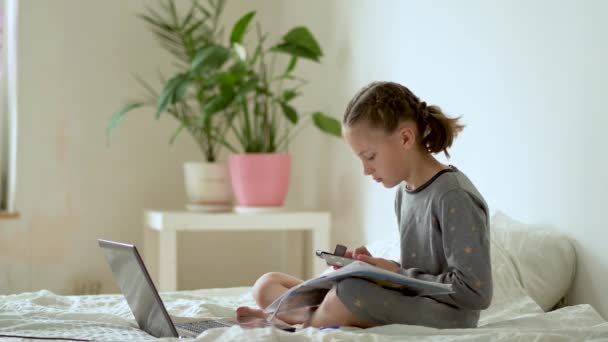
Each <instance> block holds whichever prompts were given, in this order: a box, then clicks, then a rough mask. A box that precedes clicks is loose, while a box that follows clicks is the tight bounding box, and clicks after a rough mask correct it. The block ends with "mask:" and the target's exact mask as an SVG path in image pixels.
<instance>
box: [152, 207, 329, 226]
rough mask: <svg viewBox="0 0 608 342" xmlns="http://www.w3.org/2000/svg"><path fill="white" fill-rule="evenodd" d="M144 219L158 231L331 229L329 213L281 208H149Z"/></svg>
mask: <svg viewBox="0 0 608 342" xmlns="http://www.w3.org/2000/svg"><path fill="white" fill-rule="evenodd" d="M144 222H145V224H146V226H148V227H150V228H152V229H155V230H248V229H251V230H254V229H255V230H261V229H268V230H275V229H277V230H278V229H293V230H297V229H313V228H314V229H329V225H330V213H329V212H326V211H278V212H258V213H247V214H241V213H235V212H222V213H209V212H195V211H162V210H146V211H145V212H144Z"/></svg>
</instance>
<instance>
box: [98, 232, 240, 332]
mask: <svg viewBox="0 0 608 342" xmlns="http://www.w3.org/2000/svg"><path fill="white" fill-rule="evenodd" d="M97 241H98V242H99V247H101V248H102V249H103V251H104V254H105V256H106V260H107V262H108V264H109V265H110V269H112V274H113V275H114V280H115V281H116V284H117V285H118V287H120V290H121V291H122V294H123V295H124V296H125V298H126V300H127V303H128V304H129V307H130V308H131V311H132V312H133V316H135V320H136V321H137V324H138V325H139V328H140V329H141V330H143V331H145V332H147V333H148V334H150V335H153V336H155V337H178V338H189V337H196V336H198V335H199V334H201V333H202V332H203V331H205V330H207V329H210V328H220V327H229V326H233V325H236V324H238V323H237V322H235V321H232V320H229V319H219V320H203V321H196V322H189V323H183V324H174V323H173V321H172V320H171V317H169V314H168V313H167V310H166V309H165V305H164V304H163V301H162V300H161V298H160V296H159V295H158V291H156V287H155V286H154V283H153V282H152V279H151V278H150V274H149V273H148V270H147V269H146V266H145V265H144V262H143V260H142V258H141V256H140V255H139V252H138V251H137V248H136V247H135V245H129V244H126V243H120V242H114V241H108V240H101V239H98V240H97Z"/></svg>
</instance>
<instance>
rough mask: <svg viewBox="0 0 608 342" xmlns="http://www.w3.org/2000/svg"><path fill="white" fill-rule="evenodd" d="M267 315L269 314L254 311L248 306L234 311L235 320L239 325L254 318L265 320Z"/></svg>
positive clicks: (258, 310)
mask: <svg viewBox="0 0 608 342" xmlns="http://www.w3.org/2000/svg"><path fill="white" fill-rule="evenodd" d="M268 315H269V314H267V313H265V312H264V311H262V310H260V309H254V308H250V307H248V306H240V307H238V308H237V309H236V320H237V322H239V323H247V322H250V321H251V320H252V319H256V318H261V319H266V317H268Z"/></svg>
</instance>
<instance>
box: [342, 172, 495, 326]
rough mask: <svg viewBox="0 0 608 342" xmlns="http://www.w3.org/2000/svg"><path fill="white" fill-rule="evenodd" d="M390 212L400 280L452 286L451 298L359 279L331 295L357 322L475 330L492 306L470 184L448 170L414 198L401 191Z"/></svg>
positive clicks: (484, 233) (480, 207)
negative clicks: (412, 292)
mask: <svg viewBox="0 0 608 342" xmlns="http://www.w3.org/2000/svg"><path fill="white" fill-rule="evenodd" d="M395 211H396V215H397V221H398V224H399V233H400V237H401V263H399V265H400V267H401V269H400V270H399V272H400V273H401V274H404V275H407V276H410V277H413V278H418V279H422V280H428V281H435V282H440V283H445V284H452V286H453V289H454V290H455V293H453V294H450V295H436V296H426V297H412V296H407V295H405V294H403V293H401V292H398V291H394V290H389V289H386V288H382V287H380V286H378V285H376V284H375V283H373V282H369V281H366V280H363V279H358V278H348V279H345V280H342V281H340V282H339V283H338V285H337V286H336V293H337V295H338V297H339V298H340V300H341V301H342V302H343V303H344V305H345V306H346V307H347V308H348V309H349V310H350V311H351V312H352V313H353V314H354V315H356V316H357V317H359V318H361V319H363V320H366V321H368V322H372V323H375V324H381V325H384V324H394V323H398V324H413V325H423V326H428V327H435V328H473V327H476V326H477V322H478V320H479V313H480V310H483V309H486V308H487V307H488V306H489V305H490V302H491V300H492V269H491V264H490V231H489V230H488V227H489V215H488V207H487V204H486V202H485V200H484V199H483V197H482V196H481V194H480V193H479V192H478V191H477V189H476V188H475V186H474V185H473V184H472V183H471V181H470V180H469V179H468V178H467V177H466V176H465V175H464V174H463V173H462V172H460V171H459V170H458V169H456V168H455V167H453V166H450V169H449V170H443V171H441V172H439V173H438V174H437V175H435V176H434V177H433V178H432V179H430V180H429V181H428V182H426V183H425V184H424V185H422V186H420V187H419V188H418V189H416V190H414V191H409V190H407V189H406V188H405V184H404V183H402V184H400V185H399V189H398V190H397V194H396V198H395Z"/></svg>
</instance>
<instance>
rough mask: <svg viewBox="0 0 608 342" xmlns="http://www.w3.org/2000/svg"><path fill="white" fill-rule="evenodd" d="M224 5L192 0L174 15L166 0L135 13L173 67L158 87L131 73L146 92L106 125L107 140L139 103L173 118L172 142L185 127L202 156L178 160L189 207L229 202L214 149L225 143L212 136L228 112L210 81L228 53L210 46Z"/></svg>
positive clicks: (221, 206) (226, 124) (223, 127)
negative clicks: (181, 163)
mask: <svg viewBox="0 0 608 342" xmlns="http://www.w3.org/2000/svg"><path fill="white" fill-rule="evenodd" d="M224 5H225V1H224V0H209V1H207V2H206V4H204V5H203V4H200V3H198V2H197V1H192V4H191V6H190V8H189V10H188V11H187V12H186V13H185V14H184V15H180V14H178V10H177V9H176V6H175V3H174V2H173V1H170V0H168V1H166V2H161V11H160V12H157V11H155V10H153V9H150V8H148V9H147V13H145V14H140V15H138V16H139V18H141V19H142V20H144V21H145V22H146V23H147V24H148V26H149V28H150V29H151V31H152V32H153V33H154V34H155V35H156V37H157V38H158V40H159V42H160V44H161V46H162V47H163V48H164V49H166V50H167V51H168V52H170V53H171V54H172V55H173V56H174V57H175V59H176V61H175V69H176V70H175V72H174V74H173V76H172V77H170V78H169V79H168V80H164V79H162V77H161V82H162V83H163V85H162V88H161V90H160V91H157V90H156V89H155V88H154V87H153V86H151V85H150V84H149V83H148V82H145V81H144V80H142V79H140V78H138V77H136V79H137V81H138V82H139V83H140V84H141V85H142V86H143V88H145V89H146V90H147V93H148V95H147V97H146V98H145V99H142V100H137V101H132V102H128V103H126V104H125V105H124V106H123V107H122V108H120V109H119V110H118V111H116V112H115V113H114V114H113V115H112V117H111V118H110V121H109V124H108V127H107V137H108V142H109V141H110V139H111V136H112V133H113V130H114V129H115V128H116V127H117V126H118V125H119V123H120V122H121V121H122V120H123V119H124V117H125V115H126V114H127V113H128V112H131V111H133V110H135V109H137V108H140V107H145V106H151V107H153V108H155V109H156V110H155V117H156V119H159V118H160V116H161V115H170V116H172V117H173V118H175V119H176V120H177V121H178V122H179V127H178V128H177V130H176V131H175V132H174V133H173V135H172V136H171V138H170V140H169V143H171V144H172V143H173V141H174V140H175V138H176V137H177V136H178V135H179V134H180V133H181V132H182V131H184V130H185V131H187V132H188V133H190V135H191V137H192V138H194V140H195V141H196V143H197V145H198V146H199V147H200V149H201V152H202V153H203V155H204V161H191V162H186V163H185V164H184V175H185V186H186V193H187V195H188V199H189V204H188V208H190V209H199V210H210V211H215V210H225V209H230V208H231V206H232V200H233V196H232V190H231V186H230V178H229V172H228V166H227V163H226V162H225V161H220V160H218V158H219V154H220V149H221V148H222V147H223V146H225V144H223V143H221V141H220V140H219V139H218V137H222V136H223V135H224V134H225V133H226V131H227V130H228V129H229V128H230V127H231V126H230V117H231V115H232V114H231V113H228V112H227V105H226V104H225V103H223V102H222V101H221V97H220V96H219V95H220V91H221V89H220V88H218V87H217V86H216V81H214V80H215V79H217V77H218V75H220V73H221V70H222V67H223V66H224V64H225V63H226V62H227V61H228V60H229V59H230V57H231V56H230V54H231V52H230V51H229V50H227V49H214V48H213V47H215V46H218V43H217V42H219V41H221V36H222V30H221V28H220V26H219V17H220V15H221V13H222V11H223V9H224ZM209 52H211V53H209ZM218 99H220V101H218ZM223 112H225V113H223ZM218 113H222V115H217V114H218Z"/></svg>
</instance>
